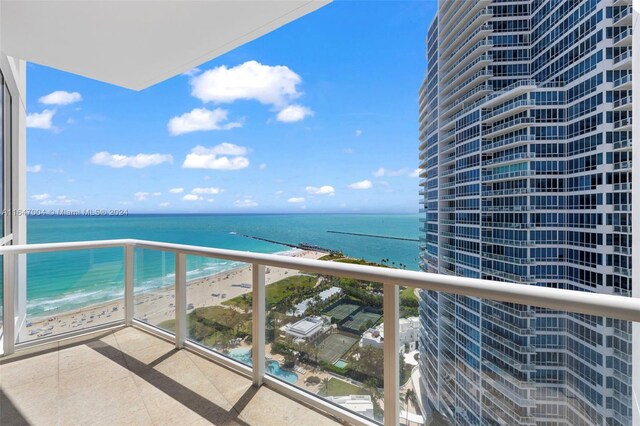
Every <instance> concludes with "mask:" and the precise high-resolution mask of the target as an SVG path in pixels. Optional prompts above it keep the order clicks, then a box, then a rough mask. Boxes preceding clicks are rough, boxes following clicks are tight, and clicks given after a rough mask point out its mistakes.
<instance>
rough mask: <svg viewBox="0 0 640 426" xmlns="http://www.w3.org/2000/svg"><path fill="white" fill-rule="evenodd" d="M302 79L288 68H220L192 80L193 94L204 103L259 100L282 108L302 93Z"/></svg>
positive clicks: (252, 65)
mask: <svg viewBox="0 0 640 426" xmlns="http://www.w3.org/2000/svg"><path fill="white" fill-rule="evenodd" d="M301 82H302V78H301V77H300V76H299V75H298V74H296V73H295V72H293V71H292V70H291V69H289V68H288V67H286V66H282V65H277V66H269V65H262V64H261V63H259V62H257V61H248V62H245V63H243V64H240V65H237V66H235V67H231V68H227V67H226V66H224V65H223V66H220V67H216V68H213V69H211V70H208V71H205V72H203V73H202V74H200V75H198V76H195V77H193V78H192V79H191V94H192V95H193V96H195V97H196V98H198V99H200V100H201V101H202V102H214V103H231V102H235V101H237V100H240V99H246V100H256V101H258V102H260V103H262V104H265V105H273V106H274V107H276V108H278V109H281V108H284V107H285V106H286V105H287V104H289V102H290V101H291V100H293V99H295V98H297V97H299V96H300V95H301V94H302V93H301V92H300V91H299V90H298V85H299V84H300V83H301Z"/></svg>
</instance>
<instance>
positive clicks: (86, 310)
mask: <svg viewBox="0 0 640 426" xmlns="http://www.w3.org/2000/svg"><path fill="white" fill-rule="evenodd" d="M273 254H277V255H281V256H293V257H303V258H307V259H318V258H320V257H322V256H324V255H326V253H324V252H319V251H311V250H300V249H294V250H286V251H282V252H277V253H273ZM251 269H252V265H244V266H241V267H237V268H232V269H228V270H224V271H220V272H216V273H214V274H212V275H209V276H206V277H200V278H196V279H193V280H191V281H187V306H188V309H187V313H189V312H191V311H192V310H193V309H195V308H198V307H204V306H216V305H221V304H222V302H224V301H225V300H229V299H232V298H234V297H237V296H240V295H242V294H246V293H250V292H251V282H252V272H251ZM298 274H300V272H299V271H294V270H288V269H283V268H276V267H267V274H266V279H265V281H266V285H269V284H273V283H274V282H276V281H280V280H282V279H284V278H286V277H288V276H295V275H298ZM134 291H135V289H134ZM174 300H175V294H174V288H173V285H169V286H164V287H158V288H154V289H149V290H146V291H144V292H140V293H138V294H136V293H135V292H134V301H133V309H134V318H136V319H138V320H141V321H144V322H147V323H149V324H152V325H157V324H160V323H161V322H163V321H166V320H170V319H174V318H175V305H174V303H173V301H174ZM123 319H124V299H116V300H111V301H104V302H98V303H94V304H91V305H88V306H86V307H82V308H76V309H73V310H69V311H65V312H58V313H55V314H54V313H51V314H47V315H38V316H34V317H29V316H28V315H27V319H26V324H27V326H25V327H23V328H22V330H21V331H20V335H19V340H20V341H21V342H25V341H31V340H34V339H38V338H42V337H47V336H50V335H57V334H62V333H66V332H71V331H76V330H82V329H84V328H88V327H93V326H97V325H103V324H108V323H110V322H114V321H118V320H123Z"/></svg>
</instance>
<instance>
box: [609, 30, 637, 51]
mask: <svg viewBox="0 0 640 426" xmlns="http://www.w3.org/2000/svg"><path fill="white" fill-rule="evenodd" d="M631 35H632V30H631V27H627V28H626V29H625V30H622V31H621V32H620V33H619V34H618V35H617V36H615V37H614V38H613V46H614V47H622V46H631V41H632V37H631Z"/></svg>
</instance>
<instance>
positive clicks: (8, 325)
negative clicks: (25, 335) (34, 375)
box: [2, 253, 17, 356]
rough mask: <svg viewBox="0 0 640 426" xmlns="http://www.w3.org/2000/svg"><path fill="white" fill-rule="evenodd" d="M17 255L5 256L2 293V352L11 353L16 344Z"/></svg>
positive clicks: (9, 254) (4, 353)
mask: <svg viewBox="0 0 640 426" xmlns="http://www.w3.org/2000/svg"><path fill="white" fill-rule="evenodd" d="M16 256H17V255H15V254H13V253H8V254H5V255H4V258H3V269H4V271H3V277H4V285H3V294H2V302H3V308H2V314H3V318H2V327H3V330H2V346H3V347H2V353H3V355H5V356H6V355H11V354H12V353H13V352H14V350H15V344H16V305H15V302H16V290H17V289H16V282H17V281H16V268H15V264H16Z"/></svg>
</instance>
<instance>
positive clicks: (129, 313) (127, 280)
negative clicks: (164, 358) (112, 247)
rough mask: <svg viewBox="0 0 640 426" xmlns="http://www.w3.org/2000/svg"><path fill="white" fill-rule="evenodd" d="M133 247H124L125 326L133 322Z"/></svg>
mask: <svg viewBox="0 0 640 426" xmlns="http://www.w3.org/2000/svg"><path fill="white" fill-rule="evenodd" d="M133 254H134V247H133V245H132V244H127V245H125V246H124V321H125V324H126V325H127V326H130V325H131V323H132V322H133V268H134V259H133Z"/></svg>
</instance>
